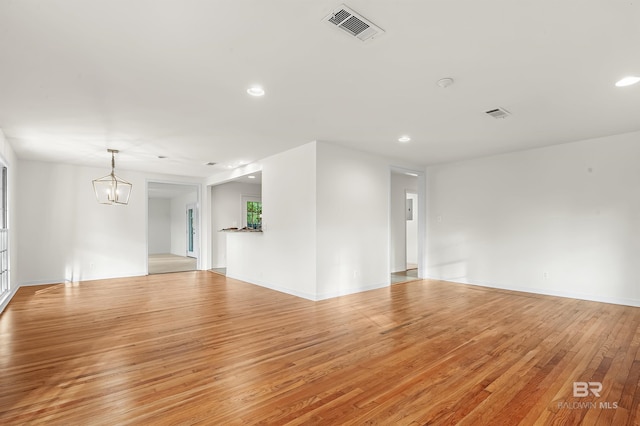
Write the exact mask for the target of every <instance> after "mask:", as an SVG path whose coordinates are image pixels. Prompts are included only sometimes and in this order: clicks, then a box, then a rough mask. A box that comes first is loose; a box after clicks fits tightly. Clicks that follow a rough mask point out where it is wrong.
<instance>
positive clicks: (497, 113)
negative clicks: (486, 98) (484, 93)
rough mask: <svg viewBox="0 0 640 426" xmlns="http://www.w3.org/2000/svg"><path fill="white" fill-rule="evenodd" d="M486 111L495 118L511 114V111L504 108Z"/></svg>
mask: <svg viewBox="0 0 640 426" xmlns="http://www.w3.org/2000/svg"><path fill="white" fill-rule="evenodd" d="M484 113H485V114H487V115H490V116H491V117H493V118H507V117H508V116H510V115H511V113H510V112H509V111H507V110H506V109H504V108H495V109H490V110H489V111H485V112H484Z"/></svg>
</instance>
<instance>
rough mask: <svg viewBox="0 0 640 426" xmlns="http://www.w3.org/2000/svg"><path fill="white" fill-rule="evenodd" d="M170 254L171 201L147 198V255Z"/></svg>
mask: <svg viewBox="0 0 640 426" xmlns="http://www.w3.org/2000/svg"><path fill="white" fill-rule="evenodd" d="M163 253H171V200H169V199H168V198H149V254H163Z"/></svg>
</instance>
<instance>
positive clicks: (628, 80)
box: [616, 75, 640, 87]
mask: <svg viewBox="0 0 640 426" xmlns="http://www.w3.org/2000/svg"><path fill="white" fill-rule="evenodd" d="M638 82H640V77H637V76H634V75H629V76H627V77H624V78H622V79H620V80H618V81H617V82H616V87H626V86H631V85H632V84H636V83H638Z"/></svg>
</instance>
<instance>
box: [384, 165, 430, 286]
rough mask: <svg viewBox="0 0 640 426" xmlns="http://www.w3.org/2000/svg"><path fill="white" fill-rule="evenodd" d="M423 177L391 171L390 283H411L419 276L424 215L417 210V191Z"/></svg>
mask: <svg viewBox="0 0 640 426" xmlns="http://www.w3.org/2000/svg"><path fill="white" fill-rule="evenodd" d="M423 180H424V178H422V181H421V178H420V175H419V174H418V173H417V172H413V171H409V170H403V169H394V168H392V170H391V194H390V238H389V240H390V243H391V247H390V253H391V258H390V272H391V277H390V282H391V284H395V283H399V282H408V281H415V280H418V279H419V276H420V264H421V262H420V256H421V253H422V244H423V243H424V241H423V239H422V238H420V235H421V234H420V232H423V231H422V230H423V229H424V228H423V227H422V226H420V223H421V221H423V220H424V212H423V211H420V208H419V206H420V202H421V201H422V200H421V197H420V194H421V189H420V188H422V186H421V185H422V183H421V182H423Z"/></svg>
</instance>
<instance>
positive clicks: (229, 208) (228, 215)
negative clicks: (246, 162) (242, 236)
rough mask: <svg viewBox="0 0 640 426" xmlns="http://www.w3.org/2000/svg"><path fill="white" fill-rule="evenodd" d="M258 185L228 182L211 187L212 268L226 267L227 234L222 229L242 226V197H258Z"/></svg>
mask: <svg viewBox="0 0 640 426" xmlns="http://www.w3.org/2000/svg"><path fill="white" fill-rule="evenodd" d="M261 194H262V186H261V185H260V184H251V183H241V182H228V183H224V184H221V185H216V186H212V187H211V217H212V221H211V223H212V224H213V226H212V227H211V228H212V229H211V239H212V247H213V249H212V252H211V265H212V268H224V267H226V266H227V235H228V234H227V233H225V232H219V231H220V230H221V229H224V228H231V227H237V228H239V227H241V226H242V196H243V195H251V196H256V197H260V196H261Z"/></svg>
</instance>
